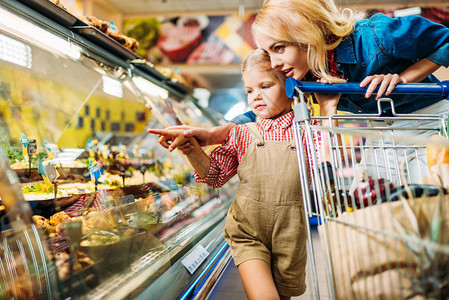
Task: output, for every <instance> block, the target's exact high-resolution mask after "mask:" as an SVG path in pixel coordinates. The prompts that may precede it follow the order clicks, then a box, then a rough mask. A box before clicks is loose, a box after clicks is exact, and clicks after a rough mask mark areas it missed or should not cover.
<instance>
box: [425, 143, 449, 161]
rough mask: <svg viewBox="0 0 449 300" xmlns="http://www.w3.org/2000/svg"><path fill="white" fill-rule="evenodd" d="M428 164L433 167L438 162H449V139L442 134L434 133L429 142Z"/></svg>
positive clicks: (427, 149)
mask: <svg viewBox="0 0 449 300" xmlns="http://www.w3.org/2000/svg"><path fill="white" fill-rule="evenodd" d="M426 151H427V165H428V167H429V169H430V168H432V167H433V166H434V165H437V164H440V165H442V164H449V141H448V140H447V138H446V137H444V136H441V135H437V134H435V135H433V136H432V137H431V138H430V141H429V143H428V144H427V148H426Z"/></svg>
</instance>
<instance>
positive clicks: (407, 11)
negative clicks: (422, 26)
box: [394, 6, 421, 17]
mask: <svg viewBox="0 0 449 300" xmlns="http://www.w3.org/2000/svg"><path fill="white" fill-rule="evenodd" d="M420 14H421V7H419V6H418V7H410V8H404V9H399V10H395V11H394V16H395V17H405V16H411V15H420Z"/></svg>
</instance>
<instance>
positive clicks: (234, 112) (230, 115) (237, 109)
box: [224, 102, 246, 121]
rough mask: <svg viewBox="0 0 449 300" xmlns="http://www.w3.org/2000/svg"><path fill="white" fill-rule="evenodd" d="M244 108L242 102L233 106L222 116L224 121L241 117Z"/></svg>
mask: <svg viewBox="0 0 449 300" xmlns="http://www.w3.org/2000/svg"><path fill="white" fill-rule="evenodd" d="M245 108H246V105H245V103H243V102H239V103H237V104H235V105H234V106H233V107H231V109H230V110H228V112H227V113H226V114H225V115H224V118H225V120H228V121H229V120H232V119H234V118H235V117H237V116H238V115H241V114H242V113H243V112H244V110H245Z"/></svg>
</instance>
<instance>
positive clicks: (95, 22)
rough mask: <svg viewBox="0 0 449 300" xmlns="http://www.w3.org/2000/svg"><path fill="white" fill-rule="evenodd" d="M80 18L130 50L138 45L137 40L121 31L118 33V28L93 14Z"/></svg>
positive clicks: (134, 49) (133, 49)
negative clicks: (112, 26)
mask: <svg viewBox="0 0 449 300" xmlns="http://www.w3.org/2000/svg"><path fill="white" fill-rule="evenodd" d="M81 20H82V21H83V22H85V23H86V24H88V25H89V26H93V27H95V28H97V29H98V30H100V31H101V32H103V33H104V34H106V35H107V36H109V37H111V38H112V39H114V40H116V41H117V42H119V43H120V44H121V45H122V46H124V47H126V48H128V49H130V50H131V51H134V52H135V51H136V50H137V48H138V47H139V42H138V41H137V40H136V39H133V38H131V37H128V36H126V35H124V34H122V33H120V32H119V31H118V30H115V29H112V28H111V27H110V26H109V23H108V22H106V21H103V20H100V19H98V18H96V17H94V16H83V17H81Z"/></svg>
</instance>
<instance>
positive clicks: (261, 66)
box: [148, 49, 335, 299]
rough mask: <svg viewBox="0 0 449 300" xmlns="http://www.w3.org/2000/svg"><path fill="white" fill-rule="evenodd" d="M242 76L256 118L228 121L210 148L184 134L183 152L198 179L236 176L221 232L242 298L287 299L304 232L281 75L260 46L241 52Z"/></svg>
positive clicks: (299, 286)
mask: <svg viewBox="0 0 449 300" xmlns="http://www.w3.org/2000/svg"><path fill="white" fill-rule="evenodd" d="M242 78H243V82H244V84H245V89H246V92H247V95H248V96H247V98H248V104H249V106H250V108H251V110H252V111H253V112H254V113H255V114H256V116H257V120H256V122H254V123H247V124H244V125H238V126H236V127H234V128H233V129H232V130H231V131H230V133H229V135H228V136H227V138H226V140H225V142H224V143H223V145H221V146H219V147H217V148H216V149H214V150H213V151H212V152H211V153H210V155H209V156H208V155H207V154H206V153H205V152H204V151H203V150H202V149H201V147H200V146H199V144H198V142H197V140H196V139H194V138H189V139H188V141H189V142H190V143H191V144H192V145H193V150H192V151H191V152H189V153H188V154H187V157H188V159H189V161H190V163H191V164H192V166H193V167H194V168H195V178H196V180H197V181H198V182H203V183H207V184H208V185H210V186H212V187H221V186H222V185H223V184H225V183H226V182H227V181H228V180H229V179H230V178H231V177H232V176H234V175H235V174H238V176H239V179H240V184H239V187H238V191H237V194H236V196H235V199H234V201H233V203H232V205H231V207H230V209H229V212H228V215H227V218H226V225H225V239H226V241H227V242H228V243H229V245H230V247H231V253H232V256H233V258H234V262H235V264H236V265H237V266H238V270H239V273H240V277H241V279H242V282H243V286H244V289H245V292H246V294H247V296H248V298H249V299H290V297H291V296H298V295H300V294H303V293H304V291H305V289H306V285H305V266H306V239H307V232H306V224H305V222H306V220H305V216H304V209H303V202H302V199H301V198H302V197H301V182H300V178H299V172H298V162H297V155H296V151H295V144H294V143H295V142H294V138H293V118H294V116H293V111H292V107H291V100H290V99H289V98H288V97H287V95H286V94H285V89H284V83H285V75H284V74H283V73H282V72H280V71H279V70H275V69H272V68H271V65H270V59H269V56H268V54H267V53H266V52H265V51H263V50H260V49H258V50H254V51H253V52H251V53H250V54H249V55H248V56H247V58H246V59H245V61H244V62H243V66H242ZM333 112H335V111H333ZM148 132H150V133H155V134H159V136H161V144H162V145H163V146H164V147H166V148H168V147H169V146H170V145H169V142H170V141H174V140H176V141H178V142H179V144H182V143H184V142H185V141H186V138H185V137H184V136H183V130H154V129H150V130H148Z"/></svg>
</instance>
